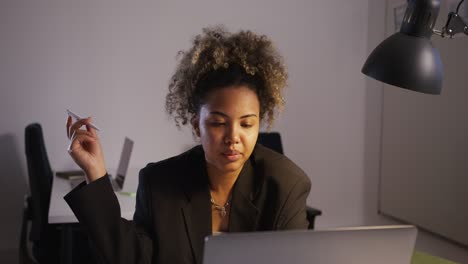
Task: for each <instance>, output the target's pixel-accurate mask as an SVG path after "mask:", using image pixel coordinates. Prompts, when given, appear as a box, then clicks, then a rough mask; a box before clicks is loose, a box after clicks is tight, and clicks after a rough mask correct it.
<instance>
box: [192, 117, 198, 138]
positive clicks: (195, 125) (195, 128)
mask: <svg viewBox="0 0 468 264" xmlns="http://www.w3.org/2000/svg"><path fill="white" fill-rule="evenodd" d="M199 121H200V119H199V118H198V116H194V117H192V120H190V123H192V127H193V131H194V132H195V135H196V136H197V137H200V122H199Z"/></svg>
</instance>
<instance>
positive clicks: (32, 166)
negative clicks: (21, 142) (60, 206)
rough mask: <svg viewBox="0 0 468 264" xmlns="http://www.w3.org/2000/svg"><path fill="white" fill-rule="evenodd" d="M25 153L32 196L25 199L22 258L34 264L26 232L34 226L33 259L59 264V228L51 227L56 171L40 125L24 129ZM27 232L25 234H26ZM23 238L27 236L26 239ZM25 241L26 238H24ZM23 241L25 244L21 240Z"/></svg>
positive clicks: (32, 233)
mask: <svg viewBox="0 0 468 264" xmlns="http://www.w3.org/2000/svg"><path fill="white" fill-rule="evenodd" d="M25 151H26V160H27V164H28V176H29V189H30V196H28V197H27V198H26V199H25V206H24V212H23V228H24V230H23V229H22V230H21V236H22V237H21V239H20V243H21V245H20V249H23V250H20V259H21V260H22V261H24V262H23V263H31V262H28V261H31V258H30V256H29V254H27V251H26V249H27V239H26V233H27V229H28V222H29V221H30V223H31V230H30V233H29V240H30V241H31V242H32V253H33V256H34V259H35V260H37V261H38V262H39V263H58V260H59V257H58V254H57V249H58V248H59V239H60V233H59V230H58V229H57V227H55V226H53V225H49V224H48V213H49V202H50V192H51V189H52V180H53V172H52V169H51V167H50V164H49V159H48V157H47V151H46V147H45V144H44V137H43V134H42V128H41V125H40V124H37V123H34V124H30V125H28V126H27V127H26V129H25ZM23 232H24V233H23ZM23 236H24V237H23ZM23 238H24V239H23ZM21 240H23V241H21Z"/></svg>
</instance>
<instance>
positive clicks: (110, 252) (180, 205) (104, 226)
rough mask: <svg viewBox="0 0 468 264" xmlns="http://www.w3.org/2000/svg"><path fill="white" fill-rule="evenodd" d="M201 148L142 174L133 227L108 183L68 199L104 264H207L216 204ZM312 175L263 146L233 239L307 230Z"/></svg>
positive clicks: (238, 197)
mask: <svg viewBox="0 0 468 264" xmlns="http://www.w3.org/2000/svg"><path fill="white" fill-rule="evenodd" d="M205 164H206V163H205V158H204V152H203V149H202V148H201V146H197V147H194V148H193V149H191V150H189V151H187V152H184V153H182V154H180V155H178V156H175V157H172V158H169V159H167V160H163V161H160V162H157V163H151V164H148V165H147V166H146V167H145V168H144V169H142V170H141V171H140V176H139V185H138V191H137V198H136V209H135V215H134V217H133V222H131V221H127V220H125V219H122V218H121V216H120V207H119V203H118V200H117V198H116V196H115V194H114V192H113V190H112V187H111V184H110V182H109V179H108V177H102V178H100V179H99V180H96V181H94V182H92V183H91V184H88V185H86V184H85V183H82V184H81V185H79V186H77V187H76V188H75V189H74V190H72V191H71V192H70V193H69V194H67V195H66V196H65V200H66V201H67V203H68V204H69V206H70V207H71V209H72V210H73V212H74V213H75V215H76V217H77V218H78V220H79V221H80V223H81V224H82V225H83V226H84V227H85V228H86V229H87V231H88V234H89V236H90V239H91V241H92V243H93V244H94V248H95V250H96V253H97V254H96V255H97V258H98V260H99V261H100V262H102V263H113V264H114V263H160V264H161V263H175V264H178V263H187V264H188V263H197V264H202V258H203V242H204V237H205V236H208V235H211V204H210V193H209V187H208V177H207V174H206V165H205ZM309 191H310V180H309V178H308V177H307V175H306V174H305V173H304V172H303V171H302V170H301V169H300V168H299V167H298V166H296V165H295V164H294V163H293V162H292V161H290V160H289V159H288V158H286V157H285V156H283V155H281V154H278V153H276V152H274V151H272V150H270V149H268V148H265V147H263V146H261V145H257V146H256V147H255V150H254V152H253V153H252V155H251V157H250V159H249V160H248V161H247V162H246V163H245V164H244V167H243V169H242V171H241V173H240V175H239V178H238V179H237V181H236V183H235V185H234V188H233V191H232V202H231V208H230V210H231V211H230V215H229V217H230V219H229V232H248V231H263V230H285V229H307V226H308V224H309V223H308V222H307V219H306V198H307V196H308V194H309Z"/></svg>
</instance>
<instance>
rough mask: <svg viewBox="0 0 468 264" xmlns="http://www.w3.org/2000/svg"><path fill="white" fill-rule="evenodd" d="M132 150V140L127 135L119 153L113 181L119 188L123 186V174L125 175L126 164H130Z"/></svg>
mask: <svg viewBox="0 0 468 264" xmlns="http://www.w3.org/2000/svg"><path fill="white" fill-rule="evenodd" d="M132 150H133V140H131V139H129V138H128V137H126V138H125V141H124V145H123V149H122V153H121V154H120V161H119V166H118V168H117V174H116V177H115V182H116V183H117V185H118V186H119V188H120V189H122V188H123V184H124V181H125V176H126V175H127V171H128V165H129V164H130V157H131V155H132Z"/></svg>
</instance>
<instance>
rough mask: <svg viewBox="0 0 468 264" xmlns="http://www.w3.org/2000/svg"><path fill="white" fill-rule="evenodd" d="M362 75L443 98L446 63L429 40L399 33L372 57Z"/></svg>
mask: <svg viewBox="0 0 468 264" xmlns="http://www.w3.org/2000/svg"><path fill="white" fill-rule="evenodd" d="M362 73H364V74H365V75H367V76H370V77H372V78H374V79H376V80H379V81H381V82H384V83H387V84H390V85H394V86H398V87H401V88H405V89H409V90H413V91H417V92H422V93H428V94H440V91H441V88H442V61H441V59H440V54H439V52H438V51H437V49H436V48H434V47H433V46H432V43H431V41H430V40H429V39H427V38H423V37H415V36H409V35H406V34H403V33H400V32H398V33H395V34H393V35H392V36H390V37H388V38H387V39H386V40H384V41H383V42H382V43H380V45H379V46H377V47H376V48H375V49H374V51H373V52H372V53H371V54H370V55H369V57H368V58H367V61H366V62H365V64H364V66H363V67H362Z"/></svg>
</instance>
